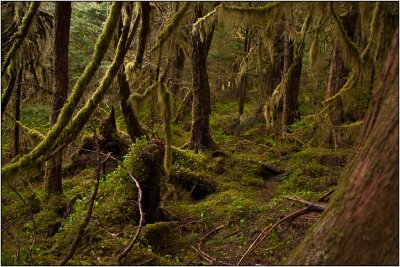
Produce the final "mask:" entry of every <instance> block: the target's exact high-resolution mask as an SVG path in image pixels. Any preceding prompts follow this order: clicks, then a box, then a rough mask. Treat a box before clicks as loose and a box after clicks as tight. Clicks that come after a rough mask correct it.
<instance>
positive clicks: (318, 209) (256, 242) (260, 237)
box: [237, 196, 326, 265]
mask: <svg viewBox="0 0 400 267" xmlns="http://www.w3.org/2000/svg"><path fill="white" fill-rule="evenodd" d="M284 198H286V199H289V200H292V201H297V202H300V203H302V204H304V205H305V206H306V207H305V208H302V209H300V210H296V211H294V212H292V213H290V214H288V215H286V216H285V217H283V218H282V219H280V220H279V221H278V222H276V223H275V224H274V225H272V226H267V227H265V228H264V229H263V230H262V231H261V233H260V234H259V235H258V236H257V238H256V239H255V240H254V241H253V243H252V244H251V245H250V247H249V248H248V249H247V251H246V252H245V253H244V254H243V256H242V258H241V259H240V260H239V262H238V263H237V265H240V264H241V263H242V261H243V260H244V258H245V257H246V256H247V255H248V254H249V253H251V252H252V251H253V250H254V249H255V248H257V247H258V246H259V245H260V244H261V242H262V241H263V240H264V239H265V238H266V237H267V236H268V234H269V233H271V231H272V230H273V229H275V228H276V227H277V226H278V225H280V224H281V223H283V222H285V221H287V220H290V219H295V218H297V217H299V216H301V215H304V214H306V213H309V212H313V211H316V212H323V211H324V209H325V208H326V207H325V206H324V205H321V204H315V203H312V202H309V201H306V200H304V199H302V198H300V197H298V196H293V197H290V196H285V197H284Z"/></svg>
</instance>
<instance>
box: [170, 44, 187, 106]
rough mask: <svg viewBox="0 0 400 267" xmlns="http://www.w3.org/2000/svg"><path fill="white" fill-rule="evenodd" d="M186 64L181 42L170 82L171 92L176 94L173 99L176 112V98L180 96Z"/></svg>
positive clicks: (176, 49) (177, 45)
mask: <svg viewBox="0 0 400 267" xmlns="http://www.w3.org/2000/svg"><path fill="white" fill-rule="evenodd" d="M184 66H185V53H184V52H183V49H182V47H181V46H180V45H179V44H176V45H175V58H174V60H173V62H172V70H171V81H170V84H169V89H170V90H171V93H172V95H173V96H174V101H173V107H174V113H175V112H176V99H177V98H178V94H179V93H180V88H181V82H182V73H183V68H184Z"/></svg>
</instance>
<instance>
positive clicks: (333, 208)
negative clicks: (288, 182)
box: [288, 29, 399, 265]
mask: <svg viewBox="0 0 400 267" xmlns="http://www.w3.org/2000/svg"><path fill="white" fill-rule="evenodd" d="M398 42H399V40H398V29H397V31H396V33H395V35H394V38H393V42H392V46H391V49H390V50H389V51H388V54H387V57H386V62H385V65H384V67H383V70H382V75H381V79H380V82H379V84H378V87H377V90H376V92H375V94H374V97H373V99H372V102H371V103H372V104H371V107H370V109H369V111H368V113H367V115H366V119H365V122H364V127H363V129H362V131H361V133H360V135H359V137H358V139H357V142H356V148H355V151H354V154H353V156H352V157H350V159H351V160H350V162H348V164H347V166H346V169H345V171H344V172H343V173H342V178H343V181H342V184H340V185H339V188H338V189H337V190H336V191H337V192H336V194H335V195H334V196H333V197H332V198H333V199H332V200H331V202H330V205H329V207H328V208H327V210H326V212H325V213H324V214H323V216H322V218H321V219H320V221H319V222H318V223H317V225H316V227H315V228H313V231H312V232H310V233H308V235H307V236H306V238H305V240H304V241H303V243H302V244H301V245H300V246H299V247H298V249H297V250H296V251H295V253H294V254H293V255H292V257H291V258H290V259H289V261H288V264H291V265H304V264H310V265H398V264H399V169H398V164H399V158H398V155H399V150H398V144H399V113H398V112H399V107H398V102H399V92H398V72H399V64H398V60H399V56H398V49H399V48H398V44H399V43H398Z"/></svg>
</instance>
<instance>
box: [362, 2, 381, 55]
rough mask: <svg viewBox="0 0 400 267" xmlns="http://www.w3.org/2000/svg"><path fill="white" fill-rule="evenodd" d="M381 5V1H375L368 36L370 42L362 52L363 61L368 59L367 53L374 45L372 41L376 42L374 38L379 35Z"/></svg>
mask: <svg viewBox="0 0 400 267" xmlns="http://www.w3.org/2000/svg"><path fill="white" fill-rule="evenodd" d="M380 5H381V4H380V3H379V2H376V3H375V7H374V11H373V14H372V20H371V24H370V35H369V38H368V44H367V46H366V47H365V49H364V51H363V52H362V54H361V58H362V60H363V61H364V60H365V59H366V57H367V55H368V54H369V52H370V50H371V46H372V45H373V44H372V43H374V42H376V40H374V39H375V38H376V36H377V31H378V27H379V23H378V22H379V13H380Z"/></svg>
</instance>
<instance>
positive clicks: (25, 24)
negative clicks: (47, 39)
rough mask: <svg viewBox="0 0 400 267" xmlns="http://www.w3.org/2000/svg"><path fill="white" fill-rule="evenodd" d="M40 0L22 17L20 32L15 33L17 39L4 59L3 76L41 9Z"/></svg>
mask: <svg viewBox="0 0 400 267" xmlns="http://www.w3.org/2000/svg"><path fill="white" fill-rule="evenodd" d="M39 6H40V2H32V3H31V5H30V7H29V10H28V12H27V13H26V14H25V16H24V18H23V19H22V24H21V26H20V27H19V29H18V32H17V33H16V34H15V37H16V41H15V43H14V44H13V46H12V47H11V49H10V51H9V52H8V53H7V55H6V59H5V60H4V63H3V65H2V68H1V77H3V75H4V73H5V71H6V70H7V68H8V65H9V64H10V62H11V60H12V59H13V58H14V56H15V53H16V52H17V51H18V49H19V48H20V47H21V45H22V43H23V41H24V39H25V37H26V36H27V34H28V31H29V28H30V27H31V25H32V22H33V18H34V17H35V14H36V12H37V10H38V9H39Z"/></svg>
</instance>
